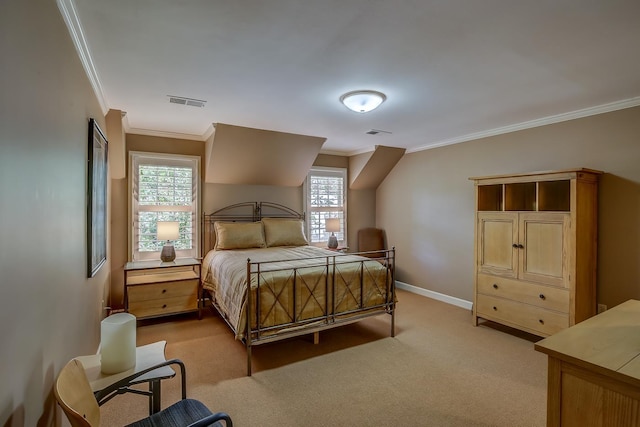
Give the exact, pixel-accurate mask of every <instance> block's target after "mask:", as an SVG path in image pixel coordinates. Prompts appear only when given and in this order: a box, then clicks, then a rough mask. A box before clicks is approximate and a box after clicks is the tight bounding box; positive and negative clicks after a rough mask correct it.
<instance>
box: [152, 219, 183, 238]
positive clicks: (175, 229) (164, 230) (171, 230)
mask: <svg viewBox="0 0 640 427" xmlns="http://www.w3.org/2000/svg"><path fill="white" fill-rule="evenodd" d="M157 225H158V235H157V236H158V240H178V237H180V223H179V222H178V221H158V224H157Z"/></svg>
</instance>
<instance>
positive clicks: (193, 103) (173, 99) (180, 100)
mask: <svg viewBox="0 0 640 427" xmlns="http://www.w3.org/2000/svg"><path fill="white" fill-rule="evenodd" d="M167 97H169V102H170V103H172V104H179V105H188V106H190V107H200V108H202V107H204V104H206V103H207V101H203V100H201V99H193V98H184V97H182V96H172V95H167Z"/></svg>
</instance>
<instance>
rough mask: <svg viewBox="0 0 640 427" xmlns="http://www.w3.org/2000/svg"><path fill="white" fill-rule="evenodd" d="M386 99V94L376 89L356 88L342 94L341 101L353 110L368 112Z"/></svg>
mask: <svg viewBox="0 0 640 427" xmlns="http://www.w3.org/2000/svg"><path fill="white" fill-rule="evenodd" d="M386 99H387V97H386V95H385V94H384V93H382V92H377V91H375V90H356V91H353V92H348V93H345V94H344V95H342V96H341V97H340V102H342V103H343V104H344V106H345V107H347V108H348V109H350V110H351V111H355V112H356V113H367V112H369V111H371V110H375V109H376V108H378V107H379V106H380V104H382V103H383V102H384V101H385V100H386Z"/></svg>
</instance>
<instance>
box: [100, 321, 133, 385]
mask: <svg viewBox="0 0 640 427" xmlns="http://www.w3.org/2000/svg"><path fill="white" fill-rule="evenodd" d="M100 365H101V370H102V373H104V374H117V373H118V372H123V371H126V370H128V369H132V368H133V367H135V366H136V317H135V316H134V315H132V314H129V313H117V314H114V315H112V316H109V317H107V318H105V319H104V320H103V321H102V323H101V325H100Z"/></svg>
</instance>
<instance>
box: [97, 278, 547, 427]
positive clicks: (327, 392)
mask: <svg viewBox="0 0 640 427" xmlns="http://www.w3.org/2000/svg"><path fill="white" fill-rule="evenodd" d="M398 300H399V302H398V307H397V317H396V326H397V329H396V337H395V338H391V337H390V336H389V331H390V317H389V316H387V315H384V316H379V317H376V318H371V319H366V320H363V321H361V322H359V323H356V324H353V325H348V326H344V327H340V328H336V329H333V330H330V331H326V332H322V333H321V334H320V344H318V345H314V344H313V343H312V342H311V339H310V338H307V337H302V338H296V339H291V340H287V341H284V342H279V343H273V344H267V345H263V346H258V347H254V349H253V353H254V358H253V366H254V374H253V376H252V377H247V376H245V373H246V372H245V370H246V352H245V349H244V346H243V345H242V344H241V343H239V342H237V341H235V340H234V339H233V336H232V334H231V332H230V330H229V329H228V328H227V326H226V324H225V323H224V322H223V321H222V320H221V319H220V318H219V317H217V315H214V314H212V313H209V312H208V313H207V314H206V315H205V316H204V318H203V319H202V320H200V321H198V320H197V319H195V318H194V316H180V317H174V318H167V319H164V320H163V321H161V322H160V321H156V322H146V323H142V324H141V326H139V328H138V332H137V337H138V344H140V345H142V344H147V343H151V342H154V341H158V340H167V342H168V344H167V351H166V353H167V357H168V358H174V357H175V358H179V359H181V360H182V361H183V362H184V363H185V365H186V367H187V395H188V397H191V398H195V399H199V400H201V401H203V402H204V403H205V404H206V405H207V406H208V407H209V408H210V409H211V410H213V411H214V412H215V411H225V412H227V413H229V415H231V417H232V419H233V421H234V425H235V426H237V427H245V426H252V427H253V426H283V427H284V426H292V427H297V426H371V425H378V426H399V425H400V426H509V427H514V426H544V425H545V421H546V367H547V362H546V356H545V355H543V354H541V353H538V352H536V351H534V349H533V342H535V341H536V340H537V339H539V338H537V337H533V336H530V335H527V334H524V333H521V332H518V331H514V330H511V329H508V328H504V327H500V326H498V325H495V324H491V323H486V324H483V325H481V326H479V327H474V326H472V324H471V313H470V312H469V311H468V310H464V309H461V308H458V307H454V306H451V305H448V304H445V303H442V302H439V301H435V300H432V299H429V298H425V297H422V296H419V295H415V294H412V293H408V292H403V291H399V292H398ZM179 396H180V392H179V379H178V378H174V379H170V380H165V381H164V382H163V385H162V401H163V407H166V406H168V405H169V404H171V403H173V402H175V401H176V400H177V399H179ZM147 409H148V407H147V400H146V398H145V397H142V396H136V395H132V394H125V395H121V396H118V397H116V398H114V399H113V400H112V401H110V402H108V403H107V404H105V405H104V406H103V407H102V417H103V425H105V426H116V425H123V424H125V423H127V422H131V421H134V420H136V419H139V418H142V417H144V416H146V412H147Z"/></svg>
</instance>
